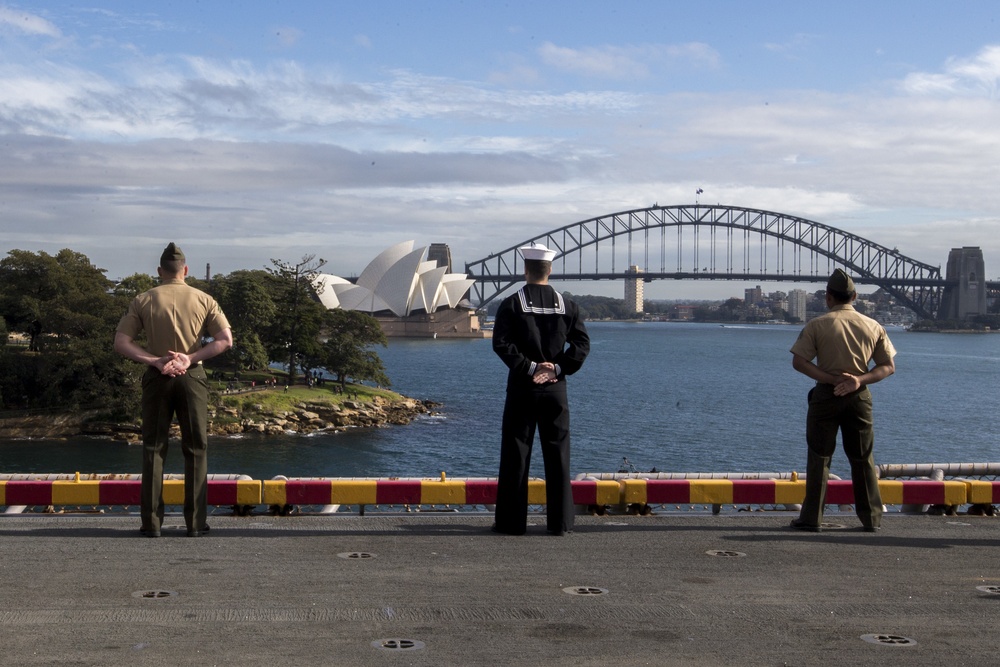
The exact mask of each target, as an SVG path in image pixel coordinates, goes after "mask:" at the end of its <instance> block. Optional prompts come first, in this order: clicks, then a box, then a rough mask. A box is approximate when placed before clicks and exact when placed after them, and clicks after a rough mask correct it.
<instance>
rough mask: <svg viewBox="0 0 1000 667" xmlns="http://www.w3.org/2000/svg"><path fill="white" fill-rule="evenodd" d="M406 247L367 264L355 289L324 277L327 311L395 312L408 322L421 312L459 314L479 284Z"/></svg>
mask: <svg viewBox="0 0 1000 667" xmlns="http://www.w3.org/2000/svg"><path fill="white" fill-rule="evenodd" d="M413 245H414V241H403V242H402V243H397V244H396V245H394V246H390V247H389V248H386V249H385V250H383V251H382V252H381V253H379V255H378V256H377V257H376V258H375V259H373V260H372V261H371V262H369V263H368V266H366V267H365V270H364V271H362V272H361V275H360V276H358V280H357V282H356V283H351V282H350V281H349V280H345V279H344V278H340V277H338V276H334V275H330V274H328V273H322V274H319V275H318V276H317V277H316V279H315V281H314V285H315V287H316V291H317V292H318V293H319V299H320V301H321V302H322V303H323V305H324V306H326V307H327V308H330V309H333V308H343V309H344V310H360V311H363V312H366V313H378V312H381V311H386V310H388V311H391V312H392V313H393V314H394V315H396V316H397V317H406V316H407V315H410V314H412V313H414V312H417V311H424V312H427V313H433V312H434V311H436V310H438V309H440V308H455V307H457V306H458V304H459V302H460V301H461V299H462V297H463V296H464V295H465V293H466V292H468V291H469V288H470V287H472V285H473V283H475V282H476V281H475V280H471V279H469V278H466V277H465V274H464V273H448V272H447V271H448V268H447V267H444V266H438V265H437V262H435V261H427V260H425V259H424V258H425V256H426V254H427V248H414V247H413Z"/></svg>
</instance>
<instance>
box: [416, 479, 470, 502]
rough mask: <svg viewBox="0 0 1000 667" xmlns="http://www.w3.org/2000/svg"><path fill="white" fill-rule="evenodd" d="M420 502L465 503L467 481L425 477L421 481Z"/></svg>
mask: <svg viewBox="0 0 1000 667" xmlns="http://www.w3.org/2000/svg"><path fill="white" fill-rule="evenodd" d="M420 502H421V503H423V504H426V505H464V504H465V482H461V481H458V482H442V481H439V480H433V479H425V480H423V481H421V482H420Z"/></svg>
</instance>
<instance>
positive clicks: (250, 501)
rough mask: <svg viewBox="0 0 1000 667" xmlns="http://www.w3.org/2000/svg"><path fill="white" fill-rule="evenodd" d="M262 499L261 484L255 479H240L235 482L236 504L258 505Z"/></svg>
mask: <svg viewBox="0 0 1000 667" xmlns="http://www.w3.org/2000/svg"><path fill="white" fill-rule="evenodd" d="M262 499H263V494H262V492H261V484H260V482H258V481H257V480H255V479H241V480H239V481H237V482H236V504H237V505H260V503H261V500H262Z"/></svg>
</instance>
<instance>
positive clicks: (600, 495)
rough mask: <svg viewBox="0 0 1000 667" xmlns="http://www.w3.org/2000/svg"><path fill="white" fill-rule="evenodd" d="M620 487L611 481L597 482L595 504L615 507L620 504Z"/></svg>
mask: <svg viewBox="0 0 1000 667" xmlns="http://www.w3.org/2000/svg"><path fill="white" fill-rule="evenodd" d="M621 494H622V487H621V485H620V484H619V483H618V482H616V481H615V480H613V479H600V480H597V504H598V505H616V504H618V503H620V502H621V499H622V498H621Z"/></svg>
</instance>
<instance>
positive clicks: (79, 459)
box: [0, 322, 1000, 479]
mask: <svg viewBox="0 0 1000 667" xmlns="http://www.w3.org/2000/svg"><path fill="white" fill-rule="evenodd" d="M588 327H589V330H590V333H591V338H592V350H591V356H590V357H589V359H588V360H587V363H586V364H585V365H584V368H583V370H582V371H580V372H579V373H578V374H577V375H575V376H573V377H571V378H569V392H570V403H571V412H572V433H573V435H572V438H573V445H572V446H573V451H572V461H573V472H574V474H575V473H580V472H613V471H616V470H618V469H619V467H620V466H621V463H622V459H623V457H627V458H628V460H629V461H630V462H631V463H632V464H633V465H635V467H636V468H637V469H639V470H643V471H645V470H649V469H651V468H653V467H655V468H656V469H657V470H660V471H675V472H733V471H736V472H744V471H745V472H759V471H784V472H787V471H790V470H799V471H801V470H802V469H803V468H804V465H805V441H804V432H805V410H806V398H805V397H806V392H807V391H808V389H809V387H810V385H811V381H810V380H808V379H807V378H806V377H805V376H803V375H800V374H799V373H796V372H795V371H794V370H792V367H791V355H790V353H789V352H788V349H789V347H790V346H791V345H792V343H793V342H794V339H795V337H796V335H797V334H798V331H799V329H798V327H792V326H780V325H773V326H772V325H763V326H720V325H718V324H687V323H685V324H681V323H631V322H630V323H624V322H621V323H617V322H594V323H590V324H589V325H588ZM889 335H890V337H891V338H892V340H893V343H894V344H895V346H896V348H897V351H898V353H899V354H898V356H897V357H896V367H897V371H896V374H895V375H894V376H892V377H890V378H889V379H887V380H885V381H884V382H881V383H879V384H877V385H874V386H873V387H872V392H873V394H874V405H875V422H876V441H875V456H876V462H877V463H929V462H973V461H993V460H1000V453H998V452H997V451H996V450H997V444H996V439H995V437H994V415H997V414H1000V410H998V408H1000V397H998V393H997V391H996V388H997V384H998V382H997V380H998V378H1000V336H997V335H952V334H928V333H910V332H907V331H904V330H902V329H890V331H889ZM379 354H380V355H381V356H382V358H383V361H384V362H385V365H386V368H387V371H388V374H389V377H390V378H391V379H392V381H393V389H395V390H397V391H399V392H401V393H403V394H405V395H407V396H412V397H414V398H420V399H429V400H432V401H436V402H438V403H441V404H442V405H441V407H440V409H439V410H440V411H439V413H438V414H435V415H431V416H427V417H421V418H419V419H417V420H416V421H414V422H413V423H412V424H410V425H408V426H394V427H389V428H379V429H358V430H352V431H348V432H343V433H326V434H314V435H310V436H286V437H278V438H274V437H270V438H265V437H256V436H255V437H250V436H246V437H241V438H214V439H213V440H212V442H211V445H210V454H209V457H210V458H209V460H210V469H211V471H212V472H216V473H239V474H247V475H251V476H252V477H254V478H257V479H270V478H271V477H274V476H276V475H286V476H289V477H293V476H330V477H354V476H364V477H369V476H370V477H381V476H403V477H406V476H438V475H439V474H440V473H441V472H442V471H445V472H447V474H448V475H449V476H450V477H467V476H470V477H471V476H493V475H495V474H496V469H497V464H498V456H499V427H500V414H501V409H502V405H503V388H504V383H505V380H506V369H505V368H504V367H503V365H502V364H501V363H500V361H499V360H498V359H497V358H496V356H495V355H494V354H493V352H492V350H491V347H490V341H489V340H441V339H439V340H423V339H421V340H402V339H394V340H392V341H391V342H390V344H389V347H388V348H385V349H380V350H379ZM179 449H180V447H179V443H178V444H177V445H176V446H174V447H173V448H172V451H171V453H170V457H169V461H168V471H169V472H181V470H182V460H181V455H180V451H179ZM139 468H140V447H138V446H134V445H132V446H129V445H125V444H122V443H112V442H108V441H102V440H89V439H80V440H71V441H41V440H28V441H23V440H22V441H7V442H0V472H3V473H18V472H40V473H54V472H75V471H79V472H83V473H108V472H119V473H127V472H132V473H135V472H138V471H139ZM833 472H835V473H837V474H841V475H847V474H849V470H848V467H847V463H846V460H845V459H844V457H843V454H842V452H838V454H837V456H836V457H835V461H834V467H833ZM532 473H533V474H535V475H537V476H542V467H541V456H540V454H538V453H537V450H536V456H535V457H534V460H533V462H532Z"/></svg>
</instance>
